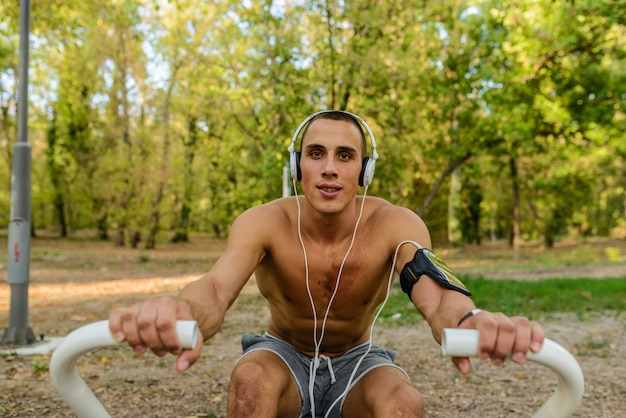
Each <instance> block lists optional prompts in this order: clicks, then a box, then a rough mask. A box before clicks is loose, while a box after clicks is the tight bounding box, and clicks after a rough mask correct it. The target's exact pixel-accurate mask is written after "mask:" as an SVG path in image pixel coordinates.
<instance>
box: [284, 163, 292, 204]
mask: <svg viewBox="0 0 626 418" xmlns="http://www.w3.org/2000/svg"><path fill="white" fill-rule="evenodd" d="M290 180H291V171H289V163H285V165H284V166H283V197H287V196H291V181H290Z"/></svg>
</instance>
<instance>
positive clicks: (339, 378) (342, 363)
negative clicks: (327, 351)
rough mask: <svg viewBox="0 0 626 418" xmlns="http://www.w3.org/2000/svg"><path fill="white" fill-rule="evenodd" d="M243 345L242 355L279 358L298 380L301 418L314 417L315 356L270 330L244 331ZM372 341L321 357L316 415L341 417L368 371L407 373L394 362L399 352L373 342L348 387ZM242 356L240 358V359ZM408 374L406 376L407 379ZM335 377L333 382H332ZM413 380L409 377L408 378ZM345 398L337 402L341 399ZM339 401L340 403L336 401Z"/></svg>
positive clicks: (315, 392)
mask: <svg viewBox="0 0 626 418" xmlns="http://www.w3.org/2000/svg"><path fill="white" fill-rule="evenodd" d="M241 346H242V348H243V355H242V356H241V358H243V357H244V356H245V355H246V354H248V353H251V352H253V351H257V350H265V351H270V352H272V353H274V354H276V355H277V356H278V357H280V358H281V359H282V360H283V361H284V362H285V364H286V365H287V367H288V368H289V370H290V371H291V374H292V375H293V378H294V379H295V381H296V382H297V383H298V387H299V389H300V396H301V398H302V411H301V412H300V417H301V418H307V417H308V418H311V399H310V396H309V376H310V374H311V363H312V360H313V359H312V358H311V357H309V356H305V355H304V354H302V353H301V352H299V351H298V350H297V349H296V348H295V347H294V346H292V345H291V344H289V343H287V342H285V341H283V340H281V339H279V338H276V337H274V336H273V335H271V334H269V333H265V334H264V335H252V334H245V335H244V336H243V337H242V338H241ZM368 346H369V344H368V343H367V342H366V343H363V344H360V345H358V346H356V347H353V348H351V349H350V350H348V351H347V352H346V353H344V354H343V355H341V356H339V357H333V358H332V359H329V358H327V357H325V356H322V357H321V358H320V364H319V368H318V370H317V373H316V374H315V385H314V389H313V398H314V399H315V415H317V416H318V417H319V416H322V417H324V416H326V413H327V411H328V410H329V408H332V413H331V414H329V417H336V418H338V417H341V409H342V407H343V402H344V400H345V396H344V392H345V395H347V393H348V392H349V391H350V390H351V389H352V388H353V387H354V385H355V384H356V383H357V382H358V381H359V380H360V379H361V378H362V377H363V376H365V374H366V373H368V372H369V371H371V370H373V369H375V368H377V367H382V366H390V367H395V368H396V369H399V370H401V371H402V372H403V373H404V374H405V375H406V372H404V370H402V369H401V368H400V367H398V366H397V365H395V364H394V360H395V358H396V352H395V351H393V350H388V349H386V348H384V347H380V346H376V345H372V347H371V349H370V351H369V353H368V354H367V356H366V357H365V358H364V359H363V361H361V364H360V365H359V367H358V371H357V372H356V373H355V375H354V377H353V379H352V381H351V382H350V387H349V388H348V390H346V386H347V385H348V383H349V380H350V376H351V375H352V373H353V371H354V368H355V366H356V364H357V363H358V362H359V360H360V359H361V357H363V355H364V354H365V353H366V352H367V349H368ZM241 358H240V360H241ZM408 378H409V377H408V375H407V379H408ZM333 380H334V382H333ZM409 380H410V379H409ZM340 397H341V398H342V399H340V400H338V401H337V399H338V398H340ZM335 401H337V402H335Z"/></svg>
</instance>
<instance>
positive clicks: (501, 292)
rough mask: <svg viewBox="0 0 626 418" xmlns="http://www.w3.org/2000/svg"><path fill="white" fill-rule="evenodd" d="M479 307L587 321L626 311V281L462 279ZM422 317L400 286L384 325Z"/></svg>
mask: <svg viewBox="0 0 626 418" xmlns="http://www.w3.org/2000/svg"><path fill="white" fill-rule="evenodd" d="M462 280H463V282H464V283H465V285H466V286H467V287H468V288H469V289H470V290H471V291H472V294H473V296H472V299H473V300H474V303H475V304H476V306H478V307H480V308H483V309H487V310H490V311H500V312H503V313H505V314H506V315H524V316H527V317H529V318H532V319H539V318H543V317H546V316H548V315H550V314H552V313H574V314H576V315H578V316H579V317H580V318H582V319H584V318H585V317H587V316H588V315H591V314H593V313H605V312H607V311H609V312H622V311H624V310H625V309H626V277H622V278H611V279H546V280H537V281H518V280H488V279H484V278H471V277H464V278H462ZM420 319H421V317H420V316H419V313H417V311H416V309H415V308H414V307H413V305H412V304H410V302H409V300H408V298H407V296H406V295H405V294H404V293H402V291H401V290H400V289H399V288H398V286H397V285H396V286H395V287H394V289H393V290H392V294H391V295H390V297H389V301H388V302H387V306H386V307H385V310H384V311H383V313H382V314H381V316H380V321H381V322H384V323H391V324H410V323H414V322H416V321H419V320H420Z"/></svg>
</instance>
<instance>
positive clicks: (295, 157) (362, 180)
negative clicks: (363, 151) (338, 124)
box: [287, 110, 378, 186]
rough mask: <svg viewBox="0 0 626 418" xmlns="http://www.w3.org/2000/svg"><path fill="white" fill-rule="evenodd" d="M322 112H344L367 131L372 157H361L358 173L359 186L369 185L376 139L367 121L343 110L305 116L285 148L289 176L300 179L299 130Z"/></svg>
mask: <svg viewBox="0 0 626 418" xmlns="http://www.w3.org/2000/svg"><path fill="white" fill-rule="evenodd" d="M323 113H344V114H346V115H348V116H350V117H352V118H353V119H354V120H355V121H356V122H357V123H359V124H361V126H363V127H364V128H365V130H366V131H367V135H368V136H369V137H370V141H372V149H373V150H372V158H370V157H365V158H363V168H361V174H360V175H359V186H369V184H370V183H371V182H372V180H373V179H374V170H375V169H376V160H378V151H377V150H376V140H375V139H374V134H373V133H372V130H371V129H370V127H369V126H368V125H367V123H366V122H365V121H364V120H363V119H362V118H361V117H359V116H357V115H355V114H354V113H350V112H346V111H344V110H322V111H320V112H316V113H313V114H312V115H310V116H309V117H307V118H306V119H305V120H304V121H302V123H301V124H300V126H298V129H296V132H295V133H294V134H293V137H292V138H291V144H290V145H289V147H288V148H287V150H288V151H289V168H290V170H291V177H292V178H293V179H294V180H295V181H300V180H302V172H301V171H300V156H301V152H300V151H296V141H297V140H298V136H299V135H300V132H301V131H302V130H303V129H304V127H305V126H306V125H307V124H308V123H309V122H310V121H311V119H313V118H315V117H316V116H318V115H321V114H323Z"/></svg>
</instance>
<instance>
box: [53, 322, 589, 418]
mask: <svg viewBox="0 0 626 418" xmlns="http://www.w3.org/2000/svg"><path fill="white" fill-rule="evenodd" d="M197 329H198V327H197V324H196V322H195V321H177V323H176V330H177V333H178V338H179V340H180V342H181V345H182V346H183V348H193V347H194V345H195V343H196V338H197ZM478 335H479V334H478V331H477V330H467V329H445V330H444V332H443V338H442V342H441V350H442V353H443V355H445V356H451V357H476V356H477V354H478ZM122 344H124V343H120V342H118V341H117V340H115V339H114V338H113V336H112V335H111V333H110V331H109V321H98V322H93V323H91V324H87V325H84V326H82V327H80V328H78V329H76V330H74V331H72V332H71V333H69V334H68V335H67V337H65V338H64V339H63V341H62V342H61V343H60V344H59V346H58V347H57V348H56V350H55V351H54V353H53V355H52V358H51V359H50V376H51V378H52V383H53V385H54V387H55V388H56V389H57V391H59V393H60V394H61V396H63V399H64V400H65V401H66V402H67V403H68V405H69V406H70V408H72V410H73V411H74V412H75V413H76V415H77V416H78V417H79V418H110V415H109V414H108V412H107V411H106V409H105V408H104V406H102V404H101V403H100V401H99V400H98V398H97V397H96V396H95V395H94V394H93V392H92V391H91V389H89V387H88V386H87V384H86V383H85V382H84V381H83V380H82V379H81V378H80V376H79V375H78V372H77V370H76V362H77V361H78V359H79V357H80V356H82V355H83V354H85V353H87V352H89V351H92V350H96V349H99V348H106V347H113V346H117V345H122ZM528 360H530V361H533V362H536V363H538V364H541V365H543V366H545V367H547V368H549V369H551V370H552V371H553V372H554V373H555V374H556V376H557V378H558V387H557V389H556V391H555V392H554V394H553V395H552V397H550V399H548V401H547V402H546V403H545V404H544V405H543V406H542V407H541V408H540V409H539V411H537V413H536V414H535V415H533V418H566V417H569V416H570V415H571V414H572V413H573V412H574V411H575V410H576V409H577V408H578V406H579V405H580V402H581V401H582V396H583V392H584V386H585V380H584V376H583V372H582V369H581V368H580V365H579V364H578V362H577V361H576V359H575V358H574V357H573V356H572V355H571V354H570V353H569V352H568V351H567V350H565V349H564V348H563V347H562V346H560V345H559V344H557V343H555V342H554V341H552V340H549V339H547V338H546V339H545V341H544V345H543V349H542V350H541V351H540V352H538V353H533V352H529V353H528Z"/></svg>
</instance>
